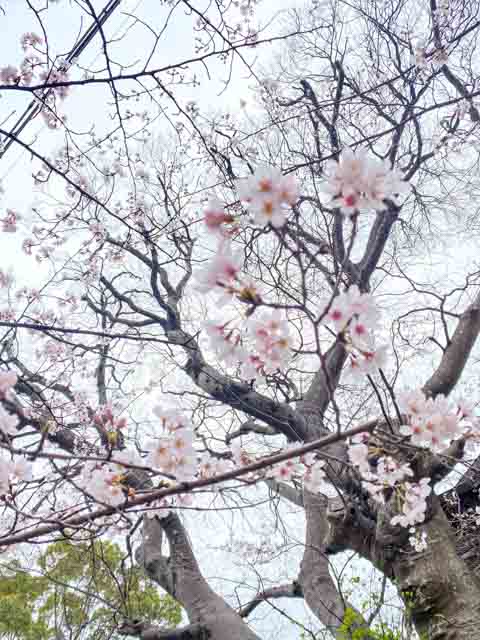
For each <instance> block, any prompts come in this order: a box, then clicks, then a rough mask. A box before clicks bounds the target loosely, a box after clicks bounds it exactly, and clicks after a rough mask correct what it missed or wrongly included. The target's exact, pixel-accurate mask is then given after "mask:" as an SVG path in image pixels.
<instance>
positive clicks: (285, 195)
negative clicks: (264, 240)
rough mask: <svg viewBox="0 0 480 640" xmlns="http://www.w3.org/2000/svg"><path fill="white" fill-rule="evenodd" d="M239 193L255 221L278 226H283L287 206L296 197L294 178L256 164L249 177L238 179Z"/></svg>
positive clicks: (293, 202) (262, 224) (288, 206)
mask: <svg viewBox="0 0 480 640" xmlns="http://www.w3.org/2000/svg"><path fill="white" fill-rule="evenodd" d="M238 193H239V196H240V199H241V200H242V201H243V202H245V203H246V204H247V206H248V209H249V210H250V211H251V212H252V214H253V219H254V222H255V224H258V225H259V226H262V227H264V226H266V225H267V224H269V223H270V224H271V225H272V227H276V228H277V229H278V228H280V227H283V225H284V224H285V222H286V221H287V216H288V210H289V208H290V207H292V205H293V204H295V202H296V200H297V199H298V191H297V184H296V181H295V178H294V177H293V176H291V175H289V176H284V175H283V174H282V172H281V171H280V170H279V169H276V168H273V167H259V168H258V169H257V170H256V171H255V173H254V174H253V175H252V176H249V177H248V178H244V179H243V180H240V181H239V183H238Z"/></svg>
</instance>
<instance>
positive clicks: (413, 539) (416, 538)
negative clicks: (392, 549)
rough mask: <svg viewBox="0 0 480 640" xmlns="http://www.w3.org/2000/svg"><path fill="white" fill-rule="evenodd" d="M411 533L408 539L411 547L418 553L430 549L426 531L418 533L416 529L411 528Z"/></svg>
mask: <svg viewBox="0 0 480 640" xmlns="http://www.w3.org/2000/svg"><path fill="white" fill-rule="evenodd" d="M409 532H410V536H409V537H408V541H409V543H410V545H411V546H412V547H413V548H414V549H415V551H416V552H417V553H421V552H422V551H425V550H426V549H427V548H428V542H427V532H426V531H422V533H420V532H416V531H415V527H411V528H410V529H409Z"/></svg>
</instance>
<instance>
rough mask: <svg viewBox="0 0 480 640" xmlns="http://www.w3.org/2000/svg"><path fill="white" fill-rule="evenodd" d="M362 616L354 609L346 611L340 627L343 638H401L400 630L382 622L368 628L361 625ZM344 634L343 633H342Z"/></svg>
mask: <svg viewBox="0 0 480 640" xmlns="http://www.w3.org/2000/svg"><path fill="white" fill-rule="evenodd" d="M360 624H361V617H360V616H359V614H357V613H356V612H355V611H354V610H353V609H347V610H346V611H345V617H344V619H343V623H342V625H341V627H340V629H339V637H340V638H342V640H366V639H367V638H368V640H401V636H400V632H399V631H396V630H393V629H390V628H388V627H387V626H386V625H384V624H382V623H380V624H377V625H375V626H374V627H370V628H369V629H366V628H365V627H361V626H359V625H360ZM342 634H343V635H342Z"/></svg>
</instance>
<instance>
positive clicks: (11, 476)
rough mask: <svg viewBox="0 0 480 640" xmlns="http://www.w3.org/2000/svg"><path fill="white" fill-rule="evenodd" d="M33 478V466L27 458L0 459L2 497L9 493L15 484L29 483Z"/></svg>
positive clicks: (0, 493)
mask: <svg viewBox="0 0 480 640" xmlns="http://www.w3.org/2000/svg"><path fill="white" fill-rule="evenodd" d="M32 477H33V476H32V465H31V464H30V462H28V461H27V460H26V459H25V458H23V457H18V458H16V459H14V460H8V459H6V458H4V457H3V456H2V457H1V458H0V495H3V494H5V493H9V492H10V486H11V484H12V483H13V482H29V481H30V480H31V479H32Z"/></svg>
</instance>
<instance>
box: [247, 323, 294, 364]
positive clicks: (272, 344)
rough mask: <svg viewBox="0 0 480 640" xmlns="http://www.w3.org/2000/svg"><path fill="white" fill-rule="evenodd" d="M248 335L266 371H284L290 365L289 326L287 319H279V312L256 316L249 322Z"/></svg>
mask: <svg viewBox="0 0 480 640" xmlns="http://www.w3.org/2000/svg"><path fill="white" fill-rule="evenodd" d="M248 334H249V336H250V337H251V338H253V340H254V342H255V350H256V352H257V353H258V355H259V356H260V358H261V359H262V361H263V362H264V365H263V366H264V368H265V370H266V371H271V372H273V371H275V370H277V369H283V368H284V367H285V366H286V365H287V364H288V362H289V360H290V358H291V339H290V332H289V326H288V322H287V320H286V319H285V318H279V317H278V312H275V311H274V312H271V313H262V314H255V317H252V318H250V320H249V323H248Z"/></svg>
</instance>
